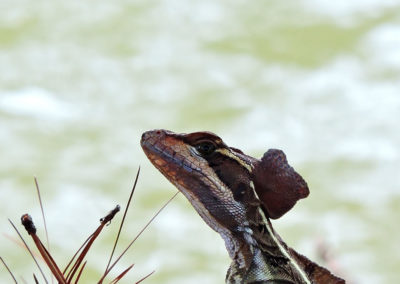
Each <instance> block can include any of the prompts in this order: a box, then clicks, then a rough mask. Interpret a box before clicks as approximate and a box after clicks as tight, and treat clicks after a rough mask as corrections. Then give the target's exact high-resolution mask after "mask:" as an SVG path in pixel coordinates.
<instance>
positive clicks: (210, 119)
mask: <svg viewBox="0 0 400 284" xmlns="http://www.w3.org/2000/svg"><path fill="white" fill-rule="evenodd" d="M399 119H400V3H399V1H391V0H369V1H360V0H357V1H345V0H339V1H333V2H332V1H316V0H303V1H296V2H294V1H240V0H235V1H209V0H203V1H195V0H190V1H178V0H172V1H171V0H170V1H153V0H147V1H124V0H119V1H74V0H73V1H46V0H36V1H29V0H25V1H24V0H17V1H15V0H2V1H1V2H0V141H1V144H0V145H1V147H0V157H1V160H0V216H1V217H2V220H1V222H0V230H1V233H2V235H1V242H0V243H1V244H0V256H2V257H3V258H4V259H5V260H6V261H7V263H8V264H9V266H10V267H11V269H12V270H13V271H14V273H15V275H16V276H17V277H18V279H19V280H21V279H22V278H23V279H26V280H27V281H28V283H33V279H32V273H33V272H34V273H36V274H37V275H38V271H37V269H36V268H35V266H34V265H33V261H32V260H31V258H30V256H29V255H28V253H27V252H26V251H25V250H24V249H23V248H21V247H20V246H18V245H17V244H15V243H14V241H16V240H18V238H17V236H16V234H15V232H13V230H12V228H11V226H10V225H9V223H8V221H7V218H11V219H12V220H13V221H14V222H15V223H17V224H18V227H19V228H20V229H21V230H22V228H21V226H20V225H19V218H20V216H21V215H22V214H23V213H26V212H29V213H31V214H32V216H33V218H34V220H35V221H36V225H37V227H38V228H39V234H41V236H43V237H44V232H43V225H42V222H41V219H40V209H39V204H38V201H37V197H36V195H35V187H34V183H33V176H34V175H36V176H37V177H38V179H39V183H40V186H41V190H42V195H43V202H44V205H45V213H46V216H47V221H48V227H49V235H50V242H51V251H52V252H53V255H54V257H55V259H56V260H57V261H58V262H59V263H61V264H62V266H64V264H65V263H67V261H68V260H69V258H70V257H71V256H72V253H73V251H74V250H75V249H76V248H78V247H79V246H80V244H81V243H82V242H83V240H84V239H85V238H86V237H87V236H88V235H89V234H90V233H91V232H92V231H93V230H94V229H95V227H96V226H97V225H98V219H99V218H100V217H102V216H103V215H104V214H105V213H107V212H108V211H109V210H110V209H111V208H113V207H114V206H115V204H117V203H118V204H121V205H125V203H126V200H127V198H128V194H129V190H130V188H131V186H132V183H133V180H134V176H135V174H136V170H137V169H138V167H139V165H140V166H141V168H142V173H141V177H140V180H139V184H138V187H137V190H136V194H135V196H134V200H133V204H132V208H131V210H130V212H129V215H128V221H127V223H126V226H125V230H124V232H123V236H122V240H121V242H120V245H119V249H118V251H121V249H122V247H124V245H126V244H127V243H128V242H129V241H130V240H131V239H132V238H133V237H134V236H135V235H136V233H137V232H138V231H139V230H140V229H141V228H142V227H143V226H144V225H145V223H146V222H147V220H149V219H150V218H151V216H152V215H153V214H154V213H155V212H156V211H157V209H158V208H159V207H161V206H162V205H163V204H164V202H165V201H166V200H167V199H168V198H169V197H170V196H172V195H173V193H174V192H175V191H176V189H175V188H174V187H173V186H172V185H171V184H169V183H168V182H167V181H166V180H165V179H164V178H163V177H162V176H161V174H160V173H158V172H157V170H156V169H155V168H153V167H152V166H151V165H150V162H149V161H147V159H146V158H145V156H144V154H143V152H142V151H141V148H140V145H139V140H140V136H141V133H142V132H144V131H146V130H149V129H154V128H166V129H170V130H174V131H176V132H191V131H196V130H209V131H213V132H215V133H217V134H219V135H220V136H221V137H223V138H224V140H225V142H226V143H227V144H228V145H231V146H235V147H237V148H240V149H242V150H243V151H244V152H246V153H248V154H251V155H254V156H256V157H260V156H261V155H262V154H263V153H264V152H265V151H266V150H267V149H268V148H280V149H283V150H284V151H285V153H286V154H287V157H288V159H289V162H290V163H291V164H292V165H293V166H294V167H295V168H296V169H297V170H298V171H299V172H300V173H301V174H302V175H303V177H304V178H305V179H306V181H307V182H308V184H309V187H310V190H311V195H310V196H309V198H307V199H305V200H303V201H301V202H299V203H298V205H296V206H295V208H294V209H293V210H292V211H291V212H289V213H288V214H287V215H285V216H284V217H283V218H281V219H279V220H277V221H274V225H275V228H276V229H277V231H278V232H279V233H280V234H281V236H282V237H283V239H285V240H286V241H287V243H288V244H289V245H290V246H292V247H294V248H296V250H298V251H299V252H301V253H304V254H306V255H307V256H309V257H310V258H312V259H314V260H318V259H319V258H318V254H319V253H318V252H319V251H320V250H321V249H320V248H321V246H322V247H328V248H329V250H330V257H329V263H325V265H327V266H329V267H330V268H331V269H333V270H334V271H336V272H337V273H338V274H340V275H342V276H343V277H345V278H347V279H348V280H349V283H399V282H400V274H399V271H400V245H399V239H400V238H399V237H400V226H399V225H398V218H399V214H400V194H399V189H400V178H399V169H400V155H399V148H400V131H399V126H398V125H399V121H400V120H399ZM120 215H122V214H120ZM120 218H121V216H118V218H117V219H116V220H117V221H114V222H112V224H111V225H110V226H109V227H107V229H106V231H105V232H104V233H102V235H101V236H100V238H99V239H98V241H97V243H96V244H95V246H94V247H93V248H92V250H91V252H90V254H89V256H88V265H87V268H86V270H87V271H86V274H85V275H84V276H83V277H84V280H85V281H83V282H84V283H93V281H94V279H98V276H99V275H100V274H101V272H102V271H103V269H104V267H105V265H106V263H107V260H108V255H109V252H110V251H111V247H112V241H113V240H114V236H115V234H116V232H117V226H118V221H119V220H120ZM23 233H24V236H26V233H25V232H23ZM29 243H31V241H29ZM318 261H319V262H321V263H324V262H322V261H321V260H318ZM131 263H135V267H134V268H133V270H132V271H131V272H130V273H129V274H128V275H127V276H126V277H125V280H124V281H123V282H122V283H132V282H134V281H135V280H138V279H140V278H141V277H142V276H144V275H146V274H147V273H149V272H151V271H152V270H156V273H155V274H154V275H153V276H151V277H150V278H149V279H148V280H147V281H146V282H144V283H148V284H151V283H174V284H176V283H193V284H195V283H223V281H224V278H225V273H226V270H227V268H228V266H229V263H230V260H229V258H228V256H227V253H226V251H225V248H224V243H223V241H222V239H221V238H220V237H219V236H218V235H217V234H216V233H214V232H213V231H212V230H211V229H209V228H208V227H207V226H206V225H205V224H204V223H203V221H202V220H201V219H200V218H199V217H198V216H197V214H196V213H195V211H194V210H193V209H192V208H191V206H190V205H189V203H188V202H187V201H186V200H185V199H184V197H183V196H182V195H179V196H178V198H176V199H175V200H174V201H173V202H172V203H171V204H170V205H169V206H168V207H167V208H166V210H165V211H164V212H163V213H162V214H161V215H160V216H159V217H158V218H157V219H156V221H155V222H154V223H153V224H152V225H151V226H150V227H149V228H148V230H146V232H145V233H144V234H143V235H142V236H141V238H140V239H139V240H138V241H137V242H136V243H135V245H134V246H133V247H132V249H131V250H130V251H129V252H128V254H127V255H126V256H125V257H124V258H123V260H122V262H121V263H120V265H119V266H118V269H116V271H115V273H114V274H113V275H116V273H117V272H120V271H122V270H123V269H124V268H126V267H127V266H128V265H129V264H131ZM10 281H11V278H10V277H9V275H8V274H7V272H6V270H5V269H4V267H1V268H0V282H10Z"/></svg>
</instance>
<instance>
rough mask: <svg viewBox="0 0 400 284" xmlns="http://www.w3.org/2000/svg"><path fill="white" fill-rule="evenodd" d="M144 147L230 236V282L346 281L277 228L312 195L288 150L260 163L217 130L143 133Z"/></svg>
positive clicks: (214, 224)
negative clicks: (288, 240)
mask: <svg viewBox="0 0 400 284" xmlns="http://www.w3.org/2000/svg"><path fill="white" fill-rule="evenodd" d="M141 146H142V148H143V150H144V152H145V154H146V156H147V157H148V159H149V160H150V161H151V163H152V164H153V165H154V166H155V167H156V168H157V169H158V170H159V171H160V172H161V173H162V174H163V175H164V176H165V177H166V178H167V179H168V180H169V181H170V182H171V183H172V184H173V185H175V186H176V187H177V189H178V190H179V191H180V192H182V193H183V195H184V196H185V197H186V198H187V199H188V200H189V202H190V203H191V205H192V206H193V207H194V209H195V210H196V211H197V213H198V214H199V215H200V216H201V218H202V219H203V220H204V221H205V222H206V223H207V224H208V225H209V226H210V227H211V228H212V229H213V230H214V231H216V232H217V233H219V234H220V235H221V237H222V238H223V239H224V241H225V246H226V249H227V251H228V253H229V256H230V258H231V259H232V263H231V265H230V267H229V269H228V271H227V274H226V279H225V282H226V283H227V284H239V283H246V284H257V283H259V284H261V283H274V284H278V283H279V284H294V283H296V284H297V283H299V284H322V283H323V284H342V283H345V281H344V280H343V279H341V278H339V277H337V276H335V275H333V274H332V273H331V272H330V271H329V270H328V269H326V268H323V267H321V266H319V265H318V264H316V263H314V262H313V261H311V260H309V259H308V258H307V257H305V256H303V255H301V254H300V253H297V252H296V251H295V250H294V249H292V248H290V247H289V246H287V245H286V243H285V242H284V241H283V240H282V239H281V237H280V236H279V235H278V233H277V232H276V231H275V230H274V228H273V227H272V224H271V221H270V219H277V218H280V217H281V216H282V215H284V214H285V213H286V212H287V211H289V210H290V209H291V208H292V207H293V206H294V205H295V204H296V202H297V201H298V200H299V199H302V198H305V197H307V196H308V194H309V189H308V185H307V183H306V182H305V181H304V179H303V178H302V177H301V176H300V175H299V174H298V173H297V172H296V171H295V170H294V169H293V168H292V167H291V166H290V165H289V164H288V162H287V159H286V156H285V154H284V152H283V151H281V150H278V149H269V150H268V151H267V152H266V153H265V154H264V155H263V157H262V158H261V159H256V158H253V157H251V156H249V155H246V154H244V153H243V152H242V151H241V150H239V149H237V148H234V147H229V146H228V145H226V144H225V142H224V141H223V140H222V139H221V138H220V137H219V136H217V135H216V134H214V133H212V132H207V131H203V132H194V133H189V134H184V133H183V134H179V133H174V132H172V131H168V130H163V129H156V130H151V131H147V132H145V133H143V135H142V138H141Z"/></svg>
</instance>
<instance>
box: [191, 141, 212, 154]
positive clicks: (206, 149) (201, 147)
mask: <svg viewBox="0 0 400 284" xmlns="http://www.w3.org/2000/svg"><path fill="white" fill-rule="evenodd" d="M195 148H196V150H197V152H199V153H200V154H201V155H204V156H208V155H210V154H212V153H213V152H214V151H215V149H216V147H215V145H214V143H212V142H208V141H204V142H200V143H199V144H197V145H196V146H195Z"/></svg>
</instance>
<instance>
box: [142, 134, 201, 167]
mask: <svg viewBox="0 0 400 284" xmlns="http://www.w3.org/2000/svg"><path fill="white" fill-rule="evenodd" d="M167 136H169V137H170V139H171V138H172V139H173V136H174V133H173V132H170V131H166V130H151V131H147V132H145V133H143V135H142V138H141V140H140V145H141V146H142V148H143V151H144V152H145V154H146V156H147V157H148V158H149V159H150V161H151V162H152V163H153V164H154V165H155V166H156V167H157V168H158V169H159V170H161V171H162V172H163V173H164V171H168V169H169V168H171V169H172V168H176V169H177V170H178V169H183V170H185V171H186V172H189V173H192V172H193V171H196V172H198V173H201V170H200V169H199V168H197V167H195V166H194V165H193V164H191V163H190V162H189V161H188V160H187V159H186V158H185V157H184V156H183V155H182V154H180V153H179V152H178V151H177V150H174V148H175V145H174V144H172V143H171V142H170V141H168V137H167ZM179 146H180V147H181V148H180V152H182V148H184V149H186V150H187V151H189V149H187V147H186V146H185V145H182V144H181V145H179ZM174 172H175V171H174ZM164 174H165V173H164Z"/></svg>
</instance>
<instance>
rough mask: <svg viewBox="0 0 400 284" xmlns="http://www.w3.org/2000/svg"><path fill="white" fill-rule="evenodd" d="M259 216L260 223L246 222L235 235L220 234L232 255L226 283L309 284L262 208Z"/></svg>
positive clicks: (301, 268) (299, 265)
mask: <svg viewBox="0 0 400 284" xmlns="http://www.w3.org/2000/svg"><path fill="white" fill-rule="evenodd" d="M258 218H260V221H261V220H262V221H263V222H260V223H258V224H257V225H256V224H254V223H249V224H246V225H244V226H243V227H240V228H238V231H237V232H235V234H231V235H230V236H224V235H223V234H221V236H222V237H223V238H224V240H225V243H226V247H227V250H228V252H229V255H230V257H231V258H232V263H231V266H230V267H229V270H228V272H227V275H226V283H228V284H236V283H266V282H268V283H275V282H273V281H276V282H277V283H301V284H311V283H312V282H311V281H310V280H309V278H308V277H307V275H306V273H305V272H304V270H303V267H301V264H300V263H299V262H298V260H296V259H295V258H294V257H293V256H292V255H291V252H290V250H289V248H288V246H287V245H286V244H285V243H284V242H283V241H282V240H281V238H280V237H279V235H278V234H276V233H275V231H274V229H273V227H272V224H271V222H270V220H269V219H268V218H266V217H265V215H264V213H263V211H262V210H259V212H258Z"/></svg>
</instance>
